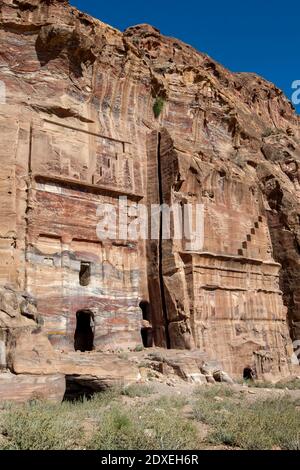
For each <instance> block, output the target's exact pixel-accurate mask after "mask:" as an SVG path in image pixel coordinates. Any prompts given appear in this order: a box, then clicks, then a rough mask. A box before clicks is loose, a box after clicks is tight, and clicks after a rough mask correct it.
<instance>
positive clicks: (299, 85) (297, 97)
mask: <svg viewBox="0 0 300 470" xmlns="http://www.w3.org/2000/svg"><path fill="white" fill-rule="evenodd" d="M292 89H293V90H295V91H294V93H293V94H292V103H293V104H294V105H296V106H297V105H298V104H300V80H294V81H293V83H292Z"/></svg>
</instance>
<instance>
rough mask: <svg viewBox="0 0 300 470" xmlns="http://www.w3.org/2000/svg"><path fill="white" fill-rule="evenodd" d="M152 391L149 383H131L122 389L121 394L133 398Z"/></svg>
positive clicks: (149, 393) (144, 395) (147, 394)
mask: <svg viewBox="0 0 300 470" xmlns="http://www.w3.org/2000/svg"><path fill="white" fill-rule="evenodd" d="M153 393H154V388H153V386H151V385H144V384H132V385H129V386H128V387H125V388H124V389H123V391H122V394H123V395H126V396H127V397H131V398H135V397H146V396H149V395H152V394H153Z"/></svg>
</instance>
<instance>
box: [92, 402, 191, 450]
mask: <svg viewBox="0 0 300 470" xmlns="http://www.w3.org/2000/svg"><path fill="white" fill-rule="evenodd" d="M196 447H197V430H196V427H195V425H194V424H193V423H192V422H190V421H188V420H187V419H184V418H182V417H180V416H179V415H178V413H177V412H176V410H172V409H169V408H168V411H166V410H164V409H155V408H153V406H152V404H151V406H144V407H141V408H140V409H138V410H137V409H136V408H126V407H124V406H121V405H118V406H114V407H113V408H112V409H110V410H107V411H106V412H105V414H104V415H103V419H102V421H101V423H100V425H99V427H98V430H97V431H96V433H95V434H94V436H93V438H92V439H91V441H90V443H89V445H88V448H89V449H95V450H107V449H109V450H184V449H195V448H196Z"/></svg>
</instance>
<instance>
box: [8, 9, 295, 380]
mask: <svg viewBox="0 0 300 470" xmlns="http://www.w3.org/2000/svg"><path fill="white" fill-rule="evenodd" d="M0 26H1V28H0V41H1V48H0V80H1V81H2V82H3V83H4V84H5V88H6V103H5V104H1V105H0V132H1V143H2V145H1V148H0V156H1V181H2V185H1V193H0V217H1V227H0V244H1V245H0V257H1V258H0V259H1V267H0V283H1V285H2V286H3V292H4V294H5V295H7V289H8V290H9V291H10V292H14V293H16V294H15V295H18V296H20V295H23V296H24V295H25V297H26V296H28V295H29V296H30V299H33V302H34V303H35V304H36V308H37V313H36V315H37V317H36V318H34V319H31V320H28V321H32V322H33V321H34V322H36V321H37V318H38V319H39V320H38V321H39V325H40V328H41V334H42V336H43V335H47V337H48V339H47V338H46V336H43V338H44V339H43V341H42V342H44V343H43V345H42V344H41V345H40V348H41V349H40V351H39V350H38V353H37V354H39V355H40V356H43V355H47V354H48V353H47V351H48V348H50V350H51V351H52V352H51V353H50V352H49V354H56V352H57V351H65V352H66V353H68V352H70V351H73V350H74V337H75V349H76V341H77V345H79V346H78V349H82V350H84V349H85V350H87V349H95V350H96V351H97V350H98V351H101V350H105V349H109V350H111V349H116V348H127V347H131V348H132V347H134V346H136V345H137V344H138V343H140V342H141V327H143V333H145V331H146V332H147V331H148V332H151V335H150V336H149V335H145V337H146V339H145V338H144V340H145V342H146V343H147V342H148V344H147V346H149V345H151V344H152V339H153V342H154V344H155V345H156V346H160V347H169V348H176V349H195V348H196V349H199V350H201V351H204V352H205V353H207V354H208V356H209V357H210V358H211V359H217V360H219V361H221V363H222V365H223V367H224V368H225V369H226V370H227V371H228V372H230V373H232V374H235V375H237V376H241V375H242V374H243V370H244V369H245V368H247V367H249V366H250V367H255V368H256V369H257V372H258V374H268V373H270V374H277V375H287V374H288V373H289V370H290V355H291V351H292V349H291V338H292V339H293V340H295V339H300V290H299V289H300V288H299V282H298V276H299V274H298V273H299V262H300V254H299V253H300V249H299V246H300V245H299V243H300V230H299V227H300V225H299V220H300V219H299V217H300V210H299V202H298V201H299V196H300V185H299V178H300V172H299V162H300V145H299V143H300V133H299V122H300V121H299V116H297V115H296V114H295V112H294V110H293V108H292V106H291V104H290V103H289V101H288V100H287V99H286V97H285V96H284V95H283V93H282V92H281V91H280V90H278V89H277V88H276V87H275V86H274V85H272V84H271V83H269V82H267V81H265V80H263V79H262V78H260V77H258V76H256V75H255V74H247V73H235V74H233V73H231V72H229V71H228V70H226V69H224V68H223V67H222V66H221V65H220V64H218V63H216V62H215V61H213V60H212V59H211V58H209V57H208V56H207V55H205V54H202V53H199V52H198V51H196V50H194V49H193V48H192V47H190V46H188V45H186V44H184V43H182V42H180V41H178V40H176V39H172V38H167V37H164V36H162V35H161V34H160V32H159V31H158V30H156V29H155V28H153V27H151V26H148V25H138V26H134V27H131V28H129V29H127V30H126V31H125V32H124V33H121V32H119V31H117V30H115V29H113V28H111V27H110V26H107V25H105V24H103V23H101V22H100V21H98V20H95V19H93V18H91V17H89V16H87V15H85V14H83V13H81V12H79V11H78V10H76V9H75V8H73V7H71V6H70V5H69V4H68V2H67V1H64V0H60V1H59V0H4V1H1V2H0ZM119 196H126V197H127V199H128V204H129V206H130V207H131V208H132V209H133V210H134V208H135V205H136V203H137V202H143V203H144V204H148V205H151V204H169V205H170V204H174V203H176V204H182V205H183V204H186V203H191V204H194V205H195V204H197V203H199V204H203V206H204V221H205V223H204V247H203V249H202V250H200V251H191V250H188V249H186V247H185V245H184V243H183V242H181V241H179V240H174V239H171V240H163V239H162V238H161V237H158V239H157V240H150V241H146V242H142V241H140V242H136V241H135V240H129V241H124V240H119V239H111V240H106V241H100V240H99V237H98V236H97V232H96V227H97V222H98V218H97V207H98V206H99V204H101V203H110V204H112V205H117V204H118V197H119ZM84 276H87V278H85V279H83V277H84ZM4 286H6V288H5V289H4ZM24 292H26V294H22V293H24ZM4 294H3V295H4ZM26 298H27V297H26ZM5 315H6V318H5V319H4V320H3V324H2V323H1V324H0V331H1V333H0V335H1V336H0V340H1V348H2V349H1V350H2V356H1V357H2V367H3V368H5V367H7V368H9V369H10V370H11V371H12V372H14V373H18V374H22V373H28V372H30V371H28V369H26V367H25V366H24V363H23V362H24V361H19V363H20V367H19V368H18V369H17V370H15V367H13V366H12V365H11V362H10V360H11V359H10V358H11V357H13V356H14V355H13V354H12V350H14V348H11V346H10V344H11V343H10V339H9V338H10V335H11V334H10V332H11V330H12V329H13V328H14V324H13V322H14V321H15V320H14V319H12V320H11V319H9V318H10V317H9V313H7V312H6V310H5V309H2V307H1V321H2V317H3V316H5ZM20 315H21V314H20ZM8 317H9V318H8ZM21 317H22V318H23V320H22V321H23V322H24V321H25V320H24V318H25V317H26V315H25V317H24V316H22V315H21ZM27 317H28V315H27ZM13 318H14V317H13ZM27 319H28V318H27ZM142 320H143V321H144V323H142ZM20 321H21V320H20ZM26 321H27V320H26ZM85 322H89V325H88V327H87V328H86V331H87V333H86V335H85V336H84V334H83V336H80V335H79V334H77V337H76V331H78V328H79V324H81V325H84V324H85ZM20 324H21V323H20ZM22 327H23V324H22ZM83 329H84V326H83ZM34 331H35V327H34V328H33V329H32V330H30V333H27V334H30V335H31V334H34ZM88 334H90V338H89V339H88V340H87V335H88ZM149 338H150V339H149ZM49 340H50V342H48V341H49ZM45 341H46V342H47V345H45ZM31 343H32V344H33V346H32V347H31V346H30V344H31ZM83 343H84V345H83ZM17 344H18V341H16V346H15V350H17ZM25 344H26V345H27V346H28V345H29V346H28V347H27V352H26V351H25V352H24V354H23V357H26V354H32V349H38V348H39V344H40V343H39V342H37V344H36V345H35V346H34V339H33V338H30V341H29V340H28V341H25ZM88 344H89V345H90V346H88ZM51 345H52V346H51ZM28 351H29V352H28ZM30 351H31V352H30ZM55 351H56V352H55ZM20 354H21V353H20ZM21 356H22V354H21ZM17 357H20V355H18V356H17ZM87 357H88V356H87ZM25 362H26V361H25ZM30 363H31V364H34V361H33V360H31V361H30ZM50 369H51V368H50ZM45 370H46V372H45V373H46V374H47V369H45ZM31 373H32V374H35V373H37V374H38V375H39V374H41V373H42V370H38V371H37V370H36V372H35V368H34V365H32V371H31ZM48 373H49V374H50V375H51V377H53V374H61V373H62V374H64V373H65V372H64V371H63V368H62V367H61V366H59V367H56V371H55V370H53V369H51V370H49V371H48ZM129 375H130V374H129Z"/></svg>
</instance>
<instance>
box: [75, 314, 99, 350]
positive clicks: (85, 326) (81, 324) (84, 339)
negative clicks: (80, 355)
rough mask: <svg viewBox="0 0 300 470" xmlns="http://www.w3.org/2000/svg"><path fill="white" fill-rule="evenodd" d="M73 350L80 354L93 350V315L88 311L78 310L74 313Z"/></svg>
mask: <svg viewBox="0 0 300 470" xmlns="http://www.w3.org/2000/svg"><path fill="white" fill-rule="evenodd" d="M74 349H75V351H81V352H87V351H93V349H94V315H93V313H92V312H91V311H90V310H79V311H78V312H77V313H76V330H75V336H74Z"/></svg>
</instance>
